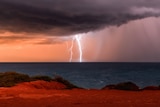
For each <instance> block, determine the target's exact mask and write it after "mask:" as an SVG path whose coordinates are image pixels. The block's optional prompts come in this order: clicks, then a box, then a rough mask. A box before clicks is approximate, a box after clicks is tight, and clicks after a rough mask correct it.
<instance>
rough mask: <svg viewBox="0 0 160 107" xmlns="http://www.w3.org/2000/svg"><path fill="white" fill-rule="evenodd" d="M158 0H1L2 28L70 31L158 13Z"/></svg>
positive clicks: (50, 32) (26, 31)
mask: <svg viewBox="0 0 160 107" xmlns="http://www.w3.org/2000/svg"><path fill="white" fill-rule="evenodd" d="M159 5H160V1H159V0H152V1H150V0H139V1H135V0H1V1H0V29H1V31H3V30H7V31H10V32H25V33H48V34H52V33H53V34H54V35H56V36H58V35H71V34H74V33H84V32H89V31H93V30H98V29H101V28H104V27H105V26H110V25H116V26H119V25H122V24H124V23H127V22H128V21H131V20H135V19H140V18H145V17H149V16H159V14H160V8H159Z"/></svg>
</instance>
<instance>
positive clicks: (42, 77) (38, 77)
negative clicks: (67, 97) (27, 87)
mask: <svg viewBox="0 0 160 107" xmlns="http://www.w3.org/2000/svg"><path fill="white" fill-rule="evenodd" d="M36 80H44V81H52V80H53V79H52V78H51V77H49V76H41V75H39V76H33V77H31V81H36Z"/></svg>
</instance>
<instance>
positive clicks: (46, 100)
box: [0, 83, 160, 107]
mask: <svg viewBox="0 0 160 107" xmlns="http://www.w3.org/2000/svg"><path fill="white" fill-rule="evenodd" d="M159 96H160V91H159V90H155V91H154V90H143V91H123V90H95V89H90V90H85V89H72V90H66V89H61V90H60V89H45V88H39V89H38V88H33V87H29V86H26V85H24V84H23V83H22V84H21V85H18V86H15V87H10V88H0V107H159V105H160V99H159Z"/></svg>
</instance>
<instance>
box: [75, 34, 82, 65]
mask: <svg viewBox="0 0 160 107" xmlns="http://www.w3.org/2000/svg"><path fill="white" fill-rule="evenodd" d="M75 38H76V41H77V44H78V49H79V62H82V55H83V53H82V45H81V38H82V36H81V35H76V36H75Z"/></svg>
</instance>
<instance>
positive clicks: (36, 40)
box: [0, 17, 160, 62]
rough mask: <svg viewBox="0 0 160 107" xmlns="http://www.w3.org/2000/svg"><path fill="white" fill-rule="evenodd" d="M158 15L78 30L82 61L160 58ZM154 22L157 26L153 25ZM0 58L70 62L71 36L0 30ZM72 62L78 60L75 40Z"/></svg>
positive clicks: (19, 60)
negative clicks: (122, 23) (126, 22)
mask: <svg viewBox="0 0 160 107" xmlns="http://www.w3.org/2000/svg"><path fill="white" fill-rule="evenodd" d="M159 20H160V19H159V18H153V17H151V18H146V19H142V20H137V21H132V22H129V23H128V24H124V25H122V26H120V27H116V26H111V27H108V28H104V29H102V30H100V31H95V32H88V33H84V34H80V35H81V36H82V39H81V45H82V48H83V61H89V62H90V61H93V62H97V61H98V62H99V61H103V62H112V61H113V62H117V61H120V62H121V61H122V62H123V61H125V62H126V61H129V62H132V61H135V62H139V61H140V62H144V61H151V62H154V61H160V50H159V46H160V42H159V40H160V36H159V34H160V31H159V29H158V28H159V27H160V21H159ZM155 26H157V27H156V28H155ZM0 32H1V33H0V62H69V61H70V55H71V52H70V51H71V49H70V47H71V44H72V43H71V42H72V38H73V37H74V35H72V36H59V37H57V36H51V35H47V34H46V35H45V34H28V33H13V32H12V33H11V32H8V31H0ZM73 44H74V46H73V49H72V51H73V56H72V57H73V59H72V61H73V62H79V50H78V45H77V42H76V40H74V42H73Z"/></svg>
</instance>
